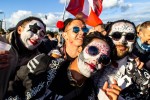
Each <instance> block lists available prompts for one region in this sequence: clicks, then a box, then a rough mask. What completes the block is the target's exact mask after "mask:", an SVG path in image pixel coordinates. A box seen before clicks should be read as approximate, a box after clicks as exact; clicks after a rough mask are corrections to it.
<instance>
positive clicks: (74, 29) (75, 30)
mask: <svg viewBox="0 0 150 100" xmlns="http://www.w3.org/2000/svg"><path fill="white" fill-rule="evenodd" d="M71 29H72V31H73V32H74V33H79V31H80V28H79V27H78V26H74V27H73V28H71ZM71 29H69V30H71ZM69 30H67V31H69ZM81 30H82V32H83V33H88V32H89V29H88V28H87V27H82V28H81ZM67 31H66V32H67Z"/></svg>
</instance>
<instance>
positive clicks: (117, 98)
mask: <svg viewBox="0 0 150 100" xmlns="http://www.w3.org/2000/svg"><path fill="white" fill-rule="evenodd" d="M61 23H62V26H61V27H57V28H58V30H59V32H60V33H61V34H59V35H58V36H59V38H57V37H56V36H55V34H54V33H53V32H50V31H48V32H47V31H46V25H45V24H44V22H43V21H42V20H41V19H40V18H38V17H34V16H30V17H27V18H25V19H23V20H21V21H19V22H18V23H17V25H16V26H15V27H14V28H13V29H12V30H11V31H9V32H7V33H6V34H3V35H1V34H0V44H1V43H3V46H9V47H10V48H9V49H2V50H1V49H0V100H149V99H150V21H145V22H143V23H140V24H139V25H137V26H135V24H134V23H133V22H131V21H129V20H117V21H114V22H108V23H106V24H98V25H97V26H95V27H92V28H90V29H89V28H88V27H87V25H86V23H85V22H84V20H82V19H80V18H67V19H66V20H64V21H63V22H61ZM0 46H2V45H0Z"/></svg>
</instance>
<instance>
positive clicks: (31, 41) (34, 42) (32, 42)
mask: <svg viewBox="0 0 150 100" xmlns="http://www.w3.org/2000/svg"><path fill="white" fill-rule="evenodd" d="M29 41H30V43H31V44H33V45H36V44H38V42H37V41H35V40H32V39H29Z"/></svg>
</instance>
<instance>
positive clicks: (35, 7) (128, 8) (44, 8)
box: [0, 0, 150, 30]
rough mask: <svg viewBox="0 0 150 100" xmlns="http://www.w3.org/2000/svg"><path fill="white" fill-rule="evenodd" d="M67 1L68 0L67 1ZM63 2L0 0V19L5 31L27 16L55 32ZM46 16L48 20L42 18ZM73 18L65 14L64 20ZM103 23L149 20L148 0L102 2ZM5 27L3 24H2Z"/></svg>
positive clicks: (149, 3)
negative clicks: (37, 18) (121, 20)
mask: <svg viewBox="0 0 150 100" xmlns="http://www.w3.org/2000/svg"><path fill="white" fill-rule="evenodd" d="M67 1H69V0H67ZM64 5H65V0H1V3H0V12H4V14H5V19H4V14H0V19H4V23H6V29H7V28H9V27H13V26H15V25H16V23H17V22H18V21H19V20H20V19H23V18H25V17H27V16H31V15H33V16H37V17H40V18H41V19H42V20H43V21H44V22H45V23H46V25H47V29H48V30H55V29H56V28H55V24H56V22H57V21H58V20H61V19H62V15H63V10H64ZM45 15H47V16H48V19H45V18H44V16H45ZM67 17H73V16H71V14H69V13H68V12H66V14H65V18H67ZM99 17H100V18H101V19H102V20H103V22H104V23H105V22H108V21H115V20H119V19H127V20H130V21H133V22H134V23H135V24H136V25H137V24H139V23H141V22H143V21H146V20H150V0H103V11H102V13H101V15H100V16H99ZM3 27H5V24H3Z"/></svg>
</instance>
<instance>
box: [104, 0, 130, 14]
mask: <svg viewBox="0 0 150 100" xmlns="http://www.w3.org/2000/svg"><path fill="white" fill-rule="evenodd" d="M130 7H132V4H130V3H125V2H124V0H103V8H104V9H112V8H117V9H118V8H119V9H120V10H121V11H122V12H124V11H126V10H127V9H129V8H130Z"/></svg>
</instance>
